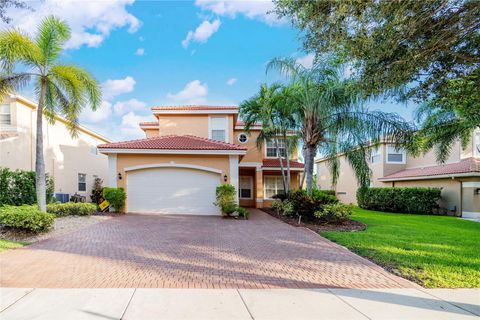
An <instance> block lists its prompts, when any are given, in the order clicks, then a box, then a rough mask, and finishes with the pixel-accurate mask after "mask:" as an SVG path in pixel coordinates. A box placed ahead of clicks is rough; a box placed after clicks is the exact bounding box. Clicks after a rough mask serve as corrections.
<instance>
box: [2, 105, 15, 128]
mask: <svg viewBox="0 0 480 320" xmlns="http://www.w3.org/2000/svg"><path fill="white" fill-rule="evenodd" d="M1 105H2V106H8V113H5V112H0V114H2V115H8V116H10V123H8V124H7V123H5V124H2V123H0V126H2V127H4V128H8V127H11V126H12V123H13V121H12V120H13V119H12V106H11V104H10V103H5V104H1Z"/></svg>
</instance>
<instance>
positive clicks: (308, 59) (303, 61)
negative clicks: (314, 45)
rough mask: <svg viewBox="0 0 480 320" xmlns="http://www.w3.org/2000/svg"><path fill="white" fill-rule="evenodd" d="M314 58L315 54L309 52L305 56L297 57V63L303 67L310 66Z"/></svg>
mask: <svg viewBox="0 0 480 320" xmlns="http://www.w3.org/2000/svg"><path fill="white" fill-rule="evenodd" d="M314 60H315V54H313V53H310V54H307V55H306V56H303V57H300V58H297V60H296V61H297V63H299V64H301V65H302V66H304V67H305V68H311V67H312V66H313V61H314Z"/></svg>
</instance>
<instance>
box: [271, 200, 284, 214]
mask: <svg viewBox="0 0 480 320" xmlns="http://www.w3.org/2000/svg"><path fill="white" fill-rule="evenodd" d="M270 208H271V209H272V210H274V211H276V212H277V213H278V214H280V213H282V201H280V200H275V201H273V202H272V205H271V206H270Z"/></svg>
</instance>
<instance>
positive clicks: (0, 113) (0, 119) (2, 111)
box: [0, 104, 12, 126]
mask: <svg viewBox="0 0 480 320" xmlns="http://www.w3.org/2000/svg"><path fill="white" fill-rule="evenodd" d="M11 124H12V115H11V113H10V105H9V104H1V105H0V126H9V125H11Z"/></svg>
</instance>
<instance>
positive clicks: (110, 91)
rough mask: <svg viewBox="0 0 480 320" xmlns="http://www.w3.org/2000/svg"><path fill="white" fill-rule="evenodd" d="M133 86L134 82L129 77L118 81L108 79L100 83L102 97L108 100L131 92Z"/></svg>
mask: <svg viewBox="0 0 480 320" xmlns="http://www.w3.org/2000/svg"><path fill="white" fill-rule="evenodd" d="M135 84H136V81H135V79H133V77H131V76H127V77H125V79H118V80H112V79H108V80H107V81H105V82H104V83H102V93H103V97H104V98H105V99H107V100H108V99H111V98H113V97H116V96H118V95H120V94H122V93H128V92H132V91H133V88H134V87H135Z"/></svg>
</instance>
